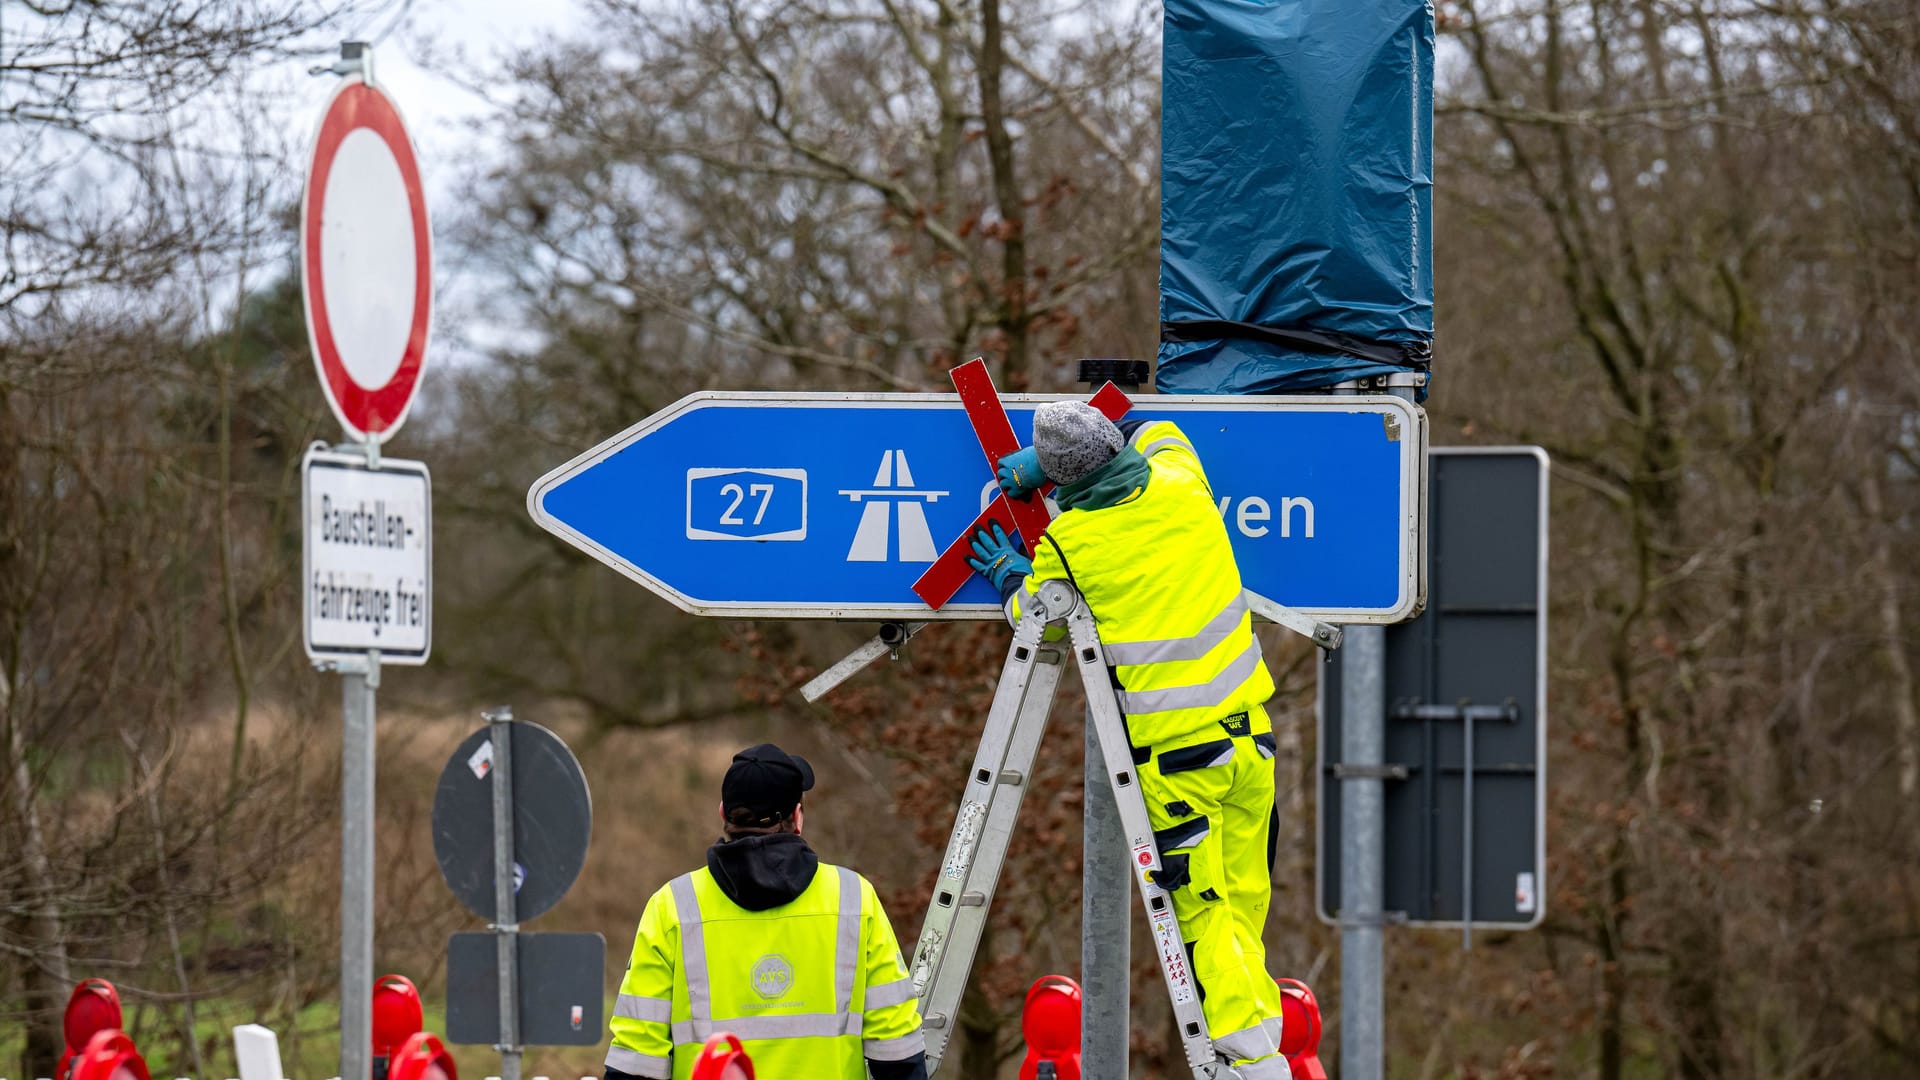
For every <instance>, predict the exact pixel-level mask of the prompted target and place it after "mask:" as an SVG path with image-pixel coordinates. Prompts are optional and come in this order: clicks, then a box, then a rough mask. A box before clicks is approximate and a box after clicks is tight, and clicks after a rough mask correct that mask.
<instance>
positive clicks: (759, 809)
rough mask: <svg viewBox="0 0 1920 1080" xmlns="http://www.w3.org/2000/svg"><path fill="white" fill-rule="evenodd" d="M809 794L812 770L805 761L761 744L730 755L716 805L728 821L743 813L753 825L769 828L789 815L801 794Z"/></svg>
mask: <svg viewBox="0 0 1920 1080" xmlns="http://www.w3.org/2000/svg"><path fill="white" fill-rule="evenodd" d="M811 790H813V766H811V765H809V764H807V759H806V758H803V757H800V756H799V755H797V754H789V753H787V752H786V751H785V750H782V749H780V748H779V747H777V746H775V745H773V744H772V743H761V744H760V745H758V746H749V747H747V748H746V749H745V750H742V751H740V752H739V753H737V754H735V755H733V764H731V765H729V766H727V775H726V778H725V779H723V780H721V781H720V803H721V806H722V807H723V808H724V809H725V811H726V814H727V817H728V819H729V820H733V819H734V818H736V817H738V816H744V815H736V814H735V813H734V811H735V810H744V811H750V812H751V813H752V816H753V817H754V818H755V819H756V821H755V823H756V824H762V825H772V824H775V823H777V822H780V821H784V820H785V819H786V817H787V815H789V814H791V813H793V808H794V807H795V806H798V805H799V804H800V793H801V792H803V791H811ZM742 824H745V822H742Z"/></svg>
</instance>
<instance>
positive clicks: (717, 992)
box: [606, 743, 927, 1080]
mask: <svg viewBox="0 0 1920 1080" xmlns="http://www.w3.org/2000/svg"><path fill="white" fill-rule="evenodd" d="M812 787H813V766H811V765H809V764H807V761H806V759H805V758H801V757H798V756H796V755H793V754H789V753H786V752H785V751H783V750H781V749H780V748H779V747H777V746H774V745H773V744H771V743H762V744H760V745H758V746H752V747H748V748H747V749H745V750H742V751H740V752H739V753H738V754H735V755H734V756H733V763H732V765H730V766H728V768H727V775H726V778H725V779H724V780H722V781H721V783H720V819H721V825H722V828H723V830H724V836H722V838H721V839H720V841H719V842H718V843H716V844H714V845H713V846H712V847H710V848H708V849H707V865H706V866H705V867H704V868H703V869H700V870H695V871H694V872H692V873H690V874H683V875H681V876H680V877H677V878H675V879H673V880H672V881H670V882H668V883H667V884H666V885H665V886H663V887H662V888H661V889H660V890H659V891H658V892H656V893H654V894H653V897H652V899H650V900H648V901H647V907H646V912H645V913H644V914H643V915H641V917H640V928H639V930H638V931H637V932H636V933H635V935H634V942H633V957H632V960H631V961H630V963H629V965H628V967H627V973H626V976H625V977H624V978H623V979H622V980H621V982H620V997H619V1000H618V1001H617V1002H616V1004H615V1005H614V1010H613V1021H612V1024H611V1026H612V1029H613V1044H612V1046H610V1047H609V1048H608V1049H607V1067H606V1080H625V1078H627V1077H649V1078H653V1080H669V1078H671V1080H686V1077H687V1076H688V1075H689V1074H690V1073H691V1072H692V1069H693V1061H694V1058H695V1057H696V1056H697V1055H698V1054H699V1052H700V1047H701V1044H702V1043H704V1042H706V1040H707V1039H708V1037H710V1036H711V1035H713V1034H714V1033H715V1032H721V1031H726V1032H731V1033H733V1034H734V1035H736V1036H738V1037H739V1038H740V1040H741V1041H742V1043H743V1044H744V1045H745V1047H746V1050H747V1054H748V1056H749V1057H750V1058H751V1059H752V1060H753V1065H754V1070H755V1071H756V1072H757V1073H759V1074H760V1075H763V1076H769V1077H802V1076H804V1077H808V1078H810V1080H811V1078H816V1077H817V1078H821V1080H866V1077H867V1076H868V1074H869V1072H871V1075H872V1076H873V1077H874V1080H926V1075H927V1055H926V1044H925V1041H924V1039H923V1038H922V1037H921V1033H920V1015H919V1011H918V1008H917V1005H918V998H917V996H916V995H915V993H914V989H913V980H912V979H911V978H910V977H909V976H908V973H907V967H906V964H905V963H904V962H903V961H902V960H901V957H900V944H899V942H898V940H897V939H896V938H895V937H894V934H893V926H892V924H891V923H889V922H888V921H887V913H886V912H885V911H883V910H881V907H880V899H879V897H878V896H877V895H876V894H875V893H874V891H873V885H872V884H871V883H869V882H868V881H867V879H866V878H863V877H861V876H860V875H859V874H856V873H854V872H853V871H852V870H849V869H847V868H846V867H843V866H834V865H832V864H829V863H822V862H821V861H820V857H819V856H817V855H815V854H814V853H813V849H812V848H810V847H808V846H807V842H806V840H804V839H802V837H801V835H800V834H801V828H802V825H803V824H804V811H803V809H802V805H801V797H802V795H803V793H805V792H806V791H809V790H811V789H812Z"/></svg>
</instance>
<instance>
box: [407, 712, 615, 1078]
mask: <svg viewBox="0 0 1920 1080" xmlns="http://www.w3.org/2000/svg"><path fill="white" fill-rule="evenodd" d="M482 715H483V716H484V717H485V719H486V721H487V726H486V727H483V728H480V729H479V730H478V731H475V732H473V733H472V734H471V735H469V736H467V738H466V739H464V740H463V741H462V742H461V743H460V745H459V746H458V747H457V748H455V750H454V752H453V755H452V757H450V758H449V759H448V761H447V764H446V767H445V768H444V769H442V770H441V773H440V779H439V781H438V784H437V786H436V787H435V789H434V794H433V854H434V859H435V861H437V862H438V863H439V864H440V874H441V876H442V877H443V878H444V879H445V880H446V882H447V887H448V888H449V889H450V890H452V892H453V894H454V896H455V898H457V899H458V900H459V901H460V902H461V903H462V904H463V905H465V906H466V907H467V908H468V909H469V910H471V911H472V912H473V913H474V914H476V915H479V916H480V917H481V918H484V919H486V920H487V922H488V925H487V931H486V932H485V933H461V934H454V935H453V936H452V937H451V938H450V939H449V941H448V943H447V1039H448V1041H450V1042H454V1043H467V1044H473V1043H478V1044H485V1045H491V1046H492V1047H493V1048H494V1049H495V1050H496V1051H498V1052H499V1054H500V1077H501V1080H517V1078H518V1077H519V1076H520V1073H521V1057H522V1051H523V1050H524V1048H525V1047H527V1046H587V1045H591V1044H593V1043H595V1042H597V1041H599V1039H600V1036H601V1033H602V1032H603V1031H604V1030H605V1029H604V1028H603V1027H602V1023H601V1005H602V993H601V989H602V988H601V977H602V973H603V972H604V971H605V968H606V964H605V959H606V940H605V939H604V938H602V937H601V936H600V935H599V934H538V933H524V932H522V931H521V929H520V923H521V922H522V921H524V920H530V919H534V918H537V917H538V916H540V915H542V914H544V913H545V912H546V911H547V910H548V909H549V908H551V907H553V905H554V904H556V903H558V902H559V901H560V898H561V897H562V896H564V895H565V894H566V892H567V889H568V888H569V887H571V886H572V884H573V881H574V878H575V877H577V876H578V875H579V873H580V867H581V865H582V864H583V863H585V861H586V855H587V845H588V842H589V841H590V839H591V833H592V823H593V804H592V799H591V796H590V795H589V793H588V791H587V779H586V773H585V772H584V771H582V770H581V768H580V762H579V760H578V759H577V758H575V757H574V755H573V751H571V750H569V749H568V748H567V744H566V743H564V742H562V741H561V739H560V737H559V736H558V735H555V734H554V733H553V732H551V731H549V730H547V729H546V728H544V727H541V726H540V725H539V724H534V723H529V722H526V721H516V720H515V719H514V716H513V710H512V709H511V708H510V707H507V706H504V705H503V706H500V707H498V708H494V709H489V710H487V711H486V712H485V713H483V714H482Z"/></svg>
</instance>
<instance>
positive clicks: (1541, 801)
mask: <svg viewBox="0 0 1920 1080" xmlns="http://www.w3.org/2000/svg"><path fill="white" fill-rule="evenodd" d="M1428 453H1429V454H1430V455H1433V456H1436V457H1452V456H1457V457H1496V456H1498V457H1516V456H1527V457H1532V458H1535V459H1536V460H1537V461H1538V462H1539V466H1540V487H1539V496H1538V497H1539V500H1540V521H1539V539H1538V545H1539V560H1538V566H1537V567H1536V570H1535V594H1536V596H1537V597H1538V600H1537V605H1538V606H1537V609H1536V610H1537V616H1536V619H1537V622H1538V626H1537V629H1536V632H1535V644H1534V648H1535V656H1534V664H1535V668H1534V670H1535V671H1536V672H1537V673H1538V677H1537V679H1536V680H1535V682H1536V685H1535V688H1534V703H1533V708H1534V716H1535V717H1537V718H1538V719H1537V723H1536V724H1535V735H1534V738H1535V746H1534V755H1535V769H1536V773H1535V776H1536V782H1535V786H1534V821H1535V822H1536V827H1535V830H1534V866H1535V867H1537V870H1536V873H1537V874H1538V875H1539V877H1538V879H1537V880H1536V881H1535V882H1534V895H1535V897H1536V901H1535V904H1534V912H1533V917H1532V918H1531V919H1529V920H1528V921H1527V922H1524V923H1518V922H1487V921H1484V920H1474V921H1473V922H1471V923H1462V922H1461V921H1458V920H1432V919H1407V920H1403V921H1397V922H1396V923H1395V925H1401V926H1411V927H1416V928H1421V929H1437V930H1454V929H1461V928H1463V926H1464V927H1465V928H1467V929H1469V931H1471V930H1505V931H1520V930H1532V929H1534V928H1536V927H1538V926H1539V925H1540V924H1541V923H1542V922H1544V921H1546V917H1547V881H1548V873H1547V828H1546V822H1547V723H1548V719H1549V718H1548V713H1547V631H1548V610H1547V600H1548V594H1547V580H1548V561H1549V548H1548V540H1549V526H1548V521H1549V517H1550V514H1549V508H1548V496H1549V485H1548V478H1549V476H1550V475H1551V473H1552V471H1553V470H1552V461H1551V459H1550V458H1549V457H1548V456H1547V452H1546V451H1545V450H1543V449H1541V448H1540V447H1538V446H1435V447H1431V448H1430V449H1429V450H1428ZM1429 476H1431V470H1429ZM1422 509H1423V513H1424V512H1425V511H1426V509H1427V508H1426V507H1423V508H1422ZM1423 524H1425V523H1423ZM1422 538H1423V541H1425V542H1423V544H1422V551H1421V556H1420V557H1421V560H1422V561H1423V562H1424V561H1425V559H1426V548H1427V547H1428V546H1430V544H1431V537H1430V536H1429V535H1428V533H1427V530H1426V529H1425V528H1424V527H1423V529H1422ZM1326 691H1327V680H1325V679H1324V678H1321V679H1316V680H1315V682H1314V715H1315V716H1316V717H1321V716H1324V715H1326V707H1327V699H1326ZM1343 722H1344V718H1343ZM1324 734H1325V732H1324V731H1322V732H1321V735H1323V736H1324ZM1315 742H1316V746H1315V754H1314V770H1313V772H1314V807H1315V813H1316V818H1315V822H1314V840H1313V909H1314V915H1315V916H1316V917H1317V918H1318V919H1319V920H1320V921H1321V922H1322V923H1323V924H1325V925H1327V926H1339V925H1341V924H1340V920H1339V918H1338V916H1337V913H1331V912H1328V911H1327V910H1326V909H1325V907H1324V906H1323V905H1322V903H1321V901H1322V899H1323V898H1324V897H1325V896H1326V887H1327V883H1326V878H1325V874H1326V866H1327V860H1326V834H1327V830H1326V828H1325V827H1324V825H1323V824H1322V823H1321V822H1320V821H1319V819H1318V815H1320V814H1323V813H1324V812H1325V810H1326V788H1327V745H1326V739H1325V738H1324V737H1323V738H1319V739H1316V740H1315ZM1468 842H1469V843H1471V839H1470V838H1469V841H1468Z"/></svg>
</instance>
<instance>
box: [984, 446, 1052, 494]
mask: <svg viewBox="0 0 1920 1080" xmlns="http://www.w3.org/2000/svg"><path fill="white" fill-rule="evenodd" d="M994 476H995V478H996V479H998V480H999V481H1000V490H1001V491H1004V492H1006V493H1007V495H1008V496H1010V497H1012V498H1015V499H1031V498H1033V493H1034V492H1036V491H1039V490H1040V489H1041V488H1043V487H1045V486H1046V483H1047V474H1046V473H1044V472H1041V471H1040V452H1039V451H1038V450H1035V449H1034V448H1033V447H1031V446H1029V447H1027V448H1026V449H1024V450H1015V451H1014V452H1013V453H1011V454H1008V455H1007V456H1006V457H1003V458H1001V459H1000V468H999V469H998V470H997V471H996V472H995V474H994Z"/></svg>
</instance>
